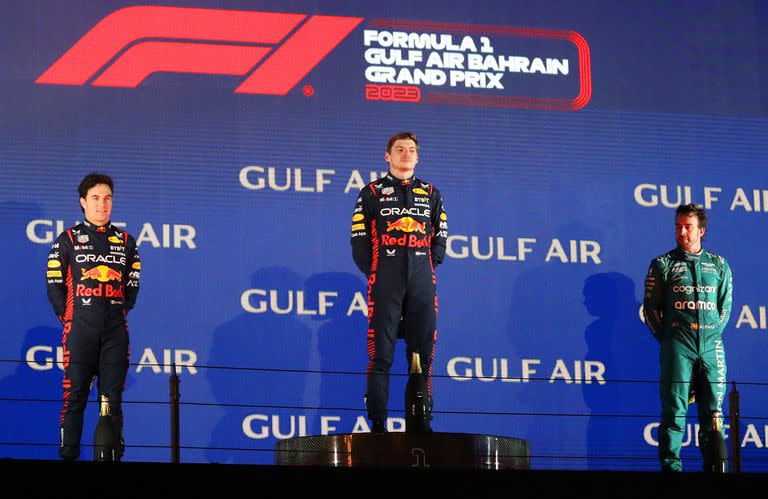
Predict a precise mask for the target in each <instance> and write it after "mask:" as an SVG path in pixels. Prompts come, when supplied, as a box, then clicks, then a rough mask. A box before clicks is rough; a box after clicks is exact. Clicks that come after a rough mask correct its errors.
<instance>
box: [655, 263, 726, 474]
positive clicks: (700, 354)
mask: <svg viewBox="0 0 768 499" xmlns="http://www.w3.org/2000/svg"><path fill="white" fill-rule="evenodd" d="M732 290H733V283H732V276H731V269H730V267H729V266H728V262H727V261H726V260H725V258H723V257H721V256H718V255H716V254H714V253H711V252H709V251H706V250H701V251H700V252H699V253H687V252H685V251H683V250H681V249H679V248H678V249H674V250H672V251H670V252H668V253H666V254H664V255H662V256H659V257H658V258H655V259H654V260H653V261H652V262H651V265H650V267H649V269H648V275H647V277H646V279H645V297H644V300H643V316H644V318H645V322H646V324H647V325H648V328H649V329H650V330H651V333H652V334H653V335H654V337H655V338H656V339H657V340H658V341H659V343H660V344H661V424H660V425H659V459H660V461H661V466H662V469H663V470H669V471H680V470H681V469H682V464H681V461H680V447H681V444H682V439H683V434H684V432H685V415H686V412H687V411H688V394H689V387H690V386H691V383H692V382H693V383H694V385H695V393H696V403H697V405H698V411H697V412H698V419H699V444H700V448H701V453H702V455H704V456H707V455H708V453H709V450H710V449H709V448H708V446H709V444H710V435H711V431H712V428H713V421H712V416H713V414H714V413H715V412H717V413H718V416H717V417H718V419H719V418H720V417H721V416H720V415H721V414H722V403H723V398H724V397H725V388H726V380H725V377H726V363H725V348H724V346H723V338H722V335H723V330H724V329H725V325H726V324H727V323H728V319H729V317H730V315H731V301H732Z"/></svg>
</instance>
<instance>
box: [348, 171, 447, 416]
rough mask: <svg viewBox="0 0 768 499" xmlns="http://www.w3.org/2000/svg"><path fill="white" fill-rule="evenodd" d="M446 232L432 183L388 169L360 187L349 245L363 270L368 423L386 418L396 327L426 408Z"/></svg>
mask: <svg viewBox="0 0 768 499" xmlns="http://www.w3.org/2000/svg"><path fill="white" fill-rule="evenodd" d="M447 237H448V221H447V216H446V214H445V210H444V208H443V200H442V197H441V196H440V192H439V191H438V190H437V189H435V187H434V186H433V185H431V184H429V183H427V182H424V181H422V180H419V179H417V178H415V177H411V178H410V179H406V180H401V179H398V178H396V177H394V176H393V175H392V174H391V173H389V174H387V175H386V176H385V177H383V178H381V179H379V180H377V181H375V182H371V183H370V184H368V185H367V186H366V187H364V188H363V189H362V190H361V191H360V195H359V196H358V198H357V202H356V203H355V209H354V213H353V215H352V234H351V244H352V256H353V258H354V260H355V263H356V264H357V266H358V268H359V269H360V270H361V271H362V272H363V273H364V274H365V275H366V276H368V321H369V322H368V367H367V370H366V372H367V387H366V397H365V400H366V408H367V411H368V417H369V418H370V419H371V420H372V421H373V422H374V424H375V423H376V422H377V421H379V422H380V421H383V420H385V419H386V417H387V402H388V398H389V370H390V367H391V365H392V361H393V355H394V350H395V343H396V341H397V338H398V332H399V331H400V334H401V335H402V337H403V338H404V339H405V342H406V355H407V356H408V359H409V362H410V359H411V358H412V354H413V353H414V352H415V353H418V354H419V360H420V364H421V366H420V367H421V373H423V376H424V377H425V378H426V379H425V380H424V381H425V382H426V386H427V391H428V393H429V410H430V412H431V396H432V376H431V375H432V359H433V358H434V354H435V341H436V339H437V288H436V284H437V281H436V278H435V271H434V268H435V266H436V265H438V264H440V263H441V262H442V261H443V257H444V256H445V247H446V239H447ZM401 319H402V323H401Z"/></svg>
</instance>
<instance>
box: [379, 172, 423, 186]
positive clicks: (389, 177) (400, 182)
mask: <svg viewBox="0 0 768 499" xmlns="http://www.w3.org/2000/svg"><path fill="white" fill-rule="evenodd" d="M384 178H386V179H387V180H388V181H389V182H391V183H392V184H394V185H413V184H414V183H415V182H416V175H411V176H410V177H408V178H397V177H395V176H394V175H392V172H387V174H386V175H385V176H384Z"/></svg>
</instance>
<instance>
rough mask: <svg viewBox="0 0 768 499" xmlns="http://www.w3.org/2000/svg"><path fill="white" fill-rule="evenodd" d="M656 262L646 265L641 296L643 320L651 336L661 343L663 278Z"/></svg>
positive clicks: (662, 330)
mask: <svg viewBox="0 0 768 499" xmlns="http://www.w3.org/2000/svg"><path fill="white" fill-rule="evenodd" d="M663 279H664V278H663V276H662V273H661V271H660V270H659V266H658V263H657V262H656V261H655V260H654V261H652V262H651V265H650V267H648V274H647V275H646V276H645V295H644V298H643V320H644V321H645V325H646V326H648V329H649V330H650V331H651V334H653V337H654V338H656V340H657V341H658V342H659V343H661V340H662V338H663V337H664V320H663V314H662V310H663V307H664V280H663Z"/></svg>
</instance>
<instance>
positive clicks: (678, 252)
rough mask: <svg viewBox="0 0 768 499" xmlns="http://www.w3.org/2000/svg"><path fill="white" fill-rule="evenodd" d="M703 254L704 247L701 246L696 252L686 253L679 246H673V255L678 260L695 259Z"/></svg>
mask: <svg viewBox="0 0 768 499" xmlns="http://www.w3.org/2000/svg"><path fill="white" fill-rule="evenodd" d="M703 254H704V248H701V249H700V250H699V252H698V253H688V252H687V251H683V250H682V249H680V248H679V247H677V248H675V257H676V259H678V260H685V261H696V260H698V259H699V258H701V255H703Z"/></svg>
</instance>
